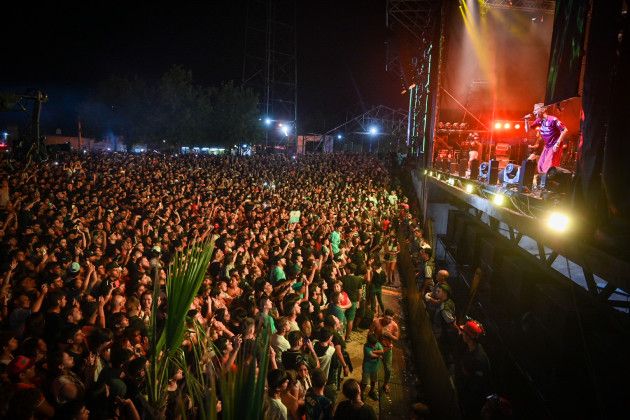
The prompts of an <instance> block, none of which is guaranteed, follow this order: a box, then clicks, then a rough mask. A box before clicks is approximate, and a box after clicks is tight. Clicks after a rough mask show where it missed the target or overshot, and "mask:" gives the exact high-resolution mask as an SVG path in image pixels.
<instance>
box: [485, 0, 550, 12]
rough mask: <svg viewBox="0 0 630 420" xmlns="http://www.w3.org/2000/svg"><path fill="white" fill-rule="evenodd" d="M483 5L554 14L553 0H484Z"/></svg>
mask: <svg viewBox="0 0 630 420" xmlns="http://www.w3.org/2000/svg"><path fill="white" fill-rule="evenodd" d="M484 3H485V6H487V7H493V8H495V9H511V10H521V11H524V12H542V13H545V14H554V12H555V10H556V1H555V0H484Z"/></svg>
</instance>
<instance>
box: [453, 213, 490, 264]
mask: <svg viewBox="0 0 630 420" xmlns="http://www.w3.org/2000/svg"><path fill="white" fill-rule="evenodd" d="M485 237H488V227H487V226H486V225H484V224H479V223H478V222H475V221H472V220H471V221H470V222H469V223H468V224H467V226H466V232H465V233H464V246H462V247H461V248H460V249H459V253H458V255H457V257H458V261H459V262H460V263H461V264H465V265H469V266H471V267H473V268H477V267H478V266H479V259H480V254H481V240H482V239H483V238H485Z"/></svg>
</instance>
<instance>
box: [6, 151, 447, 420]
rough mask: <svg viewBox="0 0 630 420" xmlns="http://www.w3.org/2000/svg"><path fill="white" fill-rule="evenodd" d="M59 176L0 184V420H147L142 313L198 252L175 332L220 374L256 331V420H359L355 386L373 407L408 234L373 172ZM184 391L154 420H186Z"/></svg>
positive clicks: (388, 184) (135, 162)
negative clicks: (259, 380)
mask: <svg viewBox="0 0 630 420" xmlns="http://www.w3.org/2000/svg"><path fill="white" fill-rule="evenodd" d="M58 159H59V160H56V161H53V160H49V161H47V162H44V163H38V164H30V165H29V166H28V167H26V168H24V167H21V168H20V167H18V168H13V169H12V170H11V171H9V170H8V169H6V168H5V169H4V173H3V174H2V186H1V189H0V272H1V273H3V275H2V280H1V281H2V285H1V290H0V304H1V305H2V306H1V308H0V331H1V332H0V347H1V349H0V351H1V352H2V354H1V355H0V382H1V384H0V387H1V389H2V390H1V391H0V417H4V418H14V419H19V418H32V417H33V416H34V417H35V418H63V419H86V418H95V419H101V418H102V419H109V418H132V419H138V418H151V417H152V416H154V415H155V413H154V412H153V411H152V407H151V406H150V405H149V404H148V403H147V400H146V397H145V394H146V372H145V369H146V366H147V360H148V359H149V356H150V352H151V344H150V340H149V327H150V325H149V324H150V322H151V319H152V318H154V319H156V320H157V321H156V322H157V324H158V327H160V328H161V327H163V325H164V319H165V316H166V315H165V314H166V308H167V305H168V301H167V299H166V295H165V294H164V293H163V292H162V294H161V295H160V297H159V298H158V303H157V305H153V303H154V302H153V299H154V295H153V292H152V291H153V282H154V281H156V280H157V281H159V282H160V286H161V288H162V289H164V285H165V283H167V282H168V281H169V273H168V266H169V262H171V261H172V259H173V256H174V255H175V254H176V253H177V252H179V251H182V250H184V249H186V248H187V247H190V246H191V244H194V243H199V242H200V241H203V240H206V239H208V238H212V239H214V251H213V255H212V260H211V263H210V266H209V268H208V270H207V274H206V276H205V279H204V282H203V284H202V286H201V288H200V290H199V293H198V296H196V297H195V299H194V300H193V304H192V306H191V309H190V312H189V316H190V318H191V320H195V321H196V322H198V324H199V325H200V326H202V327H203V328H204V329H205V330H206V331H207V337H209V339H210V340H211V341H212V344H213V346H212V347H211V348H213V349H215V350H214V354H212V355H211V357H212V363H213V365H214V366H215V367H216V369H217V370H219V371H221V370H225V369H231V368H233V366H234V364H235V360H237V356H238V354H239V352H241V353H242V352H252V351H254V350H252V348H253V346H252V345H250V344H251V342H252V341H254V340H255V339H256V337H258V336H259V335H260V333H261V331H262V330H268V331H270V333H271V338H270V347H269V349H268V351H269V354H270V361H269V373H268V376H267V378H266V389H267V392H266V396H265V403H264V417H265V418H269V419H287V418H292V419H300V418H306V419H330V418H333V417H334V418H344V417H349V416H354V417H355V418H359V419H361V418H366V419H369V418H375V414H374V411H373V410H372V409H371V408H370V407H369V405H367V404H365V403H364V401H365V399H366V398H367V397H368V395H367V394H366V391H367V385H368V382H369V384H370V392H369V397H371V398H373V399H378V398H379V391H380V392H388V387H389V384H388V381H389V377H390V372H391V363H392V348H393V346H394V343H395V342H396V340H398V339H399V331H398V326H397V324H396V321H395V316H394V314H393V312H392V311H391V310H389V309H387V308H386V307H385V305H383V300H382V287H383V286H385V285H398V284H399V279H398V276H397V268H396V261H397V254H398V252H399V246H398V242H397V235H396V232H397V228H398V225H399V223H400V221H401V220H404V221H405V223H406V225H409V224H411V225H414V226H417V225H418V223H417V221H416V220H415V219H413V216H411V214H410V213H409V211H408V210H409V206H408V204H407V199H406V198H405V197H403V196H402V194H401V191H400V189H399V188H398V186H397V183H396V182H395V181H394V179H393V178H392V177H391V176H390V174H389V172H388V170H387V168H385V167H384V166H383V164H382V163H381V162H380V161H379V160H377V159H375V158H374V157H366V156H358V155H328V156H320V155H319V156H300V157H298V158H291V157H286V156H279V155H274V156H256V157H233V156H221V157H210V156H205V157H202V156H196V155H190V156H174V155H159V154H155V155H150V154H149V155H141V156H140V155H128V154H101V155H81V156H79V155H75V154H68V155H63V156H59V158H58ZM423 249H424V248H423ZM156 260H157V261H159V262H160V264H154V262H155V261H156ZM160 266H161V267H162V268H161V269H159V267H160ZM156 267H158V268H156ZM153 270H156V271H157V272H154V271H153ZM438 274H439V273H438ZM438 277H439V275H438ZM154 307H157V313H154V314H153V317H152V316H151V315H152V314H151V312H152V308H154ZM358 326H363V327H364V328H365V329H369V334H368V339H367V342H366V343H365V345H364V362H363V370H362V372H363V377H362V380H361V383H360V382H358V381H356V380H354V379H349V378H346V379H345V380H344V377H346V376H348V375H349V372H350V370H351V369H352V368H353V367H352V365H351V360H350V358H349V357H348V354H347V351H346V344H347V342H348V341H350V340H353V339H357V338H356V337H359V336H358V335H356V334H353V333H352V332H353V330H356V329H357V327H358ZM192 341H193V340H192V339H190V338H189V339H187V340H184V344H183V348H184V351H185V352H186V351H192V350H191V347H192V345H193V343H192ZM209 348H210V347H209ZM381 366H382V368H383V369H384V371H385V376H384V383H383V384H381V386H380V387H379V385H378V383H377V381H376V379H377V375H376V372H377V371H378V370H379V369H381ZM184 376H185V375H183V373H182V372H181V371H176V372H174V373H173V375H172V376H171V377H170V379H169V384H168V386H169V401H168V414H169V416H170V417H178V416H180V415H182V411H183V412H184V414H185V415H186V416H187V417H192V418H194V417H195V415H196V412H195V407H194V406H192V405H191V404H189V402H190V401H189V399H187V397H186V395H184V394H183V393H182V392H178V390H181V388H182V382H183V381H184V380H185V379H184ZM339 392H341V393H342V394H343V396H345V399H344V400H343V401H342V402H340V403H338V404H335V403H336V401H337V394H338V393H339ZM218 394H219V395H221V392H218ZM182 407H183V408H182ZM217 409H218V410H219V411H220V410H221V404H220V402H219V404H218V405H217Z"/></svg>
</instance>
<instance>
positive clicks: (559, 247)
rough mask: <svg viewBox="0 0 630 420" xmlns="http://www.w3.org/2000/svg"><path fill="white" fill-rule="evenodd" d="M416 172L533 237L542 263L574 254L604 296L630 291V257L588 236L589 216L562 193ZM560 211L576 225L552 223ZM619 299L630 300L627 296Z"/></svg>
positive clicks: (512, 233) (511, 231)
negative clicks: (562, 227) (562, 228)
mask: <svg viewBox="0 0 630 420" xmlns="http://www.w3.org/2000/svg"><path fill="white" fill-rule="evenodd" d="M412 178H413V180H414V184H416V189H417V190H419V191H422V190H423V189H424V188H428V189H429V190H430V189H432V188H437V189H438V190H439V191H440V192H442V193H445V194H447V196H448V197H449V199H450V200H451V201H453V202H454V203H455V205H456V206H458V207H463V208H465V209H466V210H468V211H469V212H471V213H472V214H474V215H475V216H476V217H477V218H478V219H479V220H481V221H483V222H484V223H487V224H489V225H490V226H491V227H492V228H493V229H495V230H497V231H498V230H500V229H502V230H506V231H507V232H508V235H509V239H510V240H512V241H513V243H514V244H516V245H518V246H521V247H523V242H525V240H526V239H527V238H531V240H533V241H535V243H536V245H537V248H538V253H537V255H536V254H534V255H533V256H534V257H535V258H536V260H537V262H538V263H539V264H543V265H544V266H546V267H549V268H550V267H551V266H552V264H553V263H554V262H555V261H556V259H557V258H558V256H562V257H564V258H566V259H567V260H570V261H571V262H573V263H574V264H576V265H577V266H579V267H580V268H581V269H582V273H581V274H583V276H584V281H585V283H586V289H587V290H588V291H589V292H590V293H592V294H594V295H597V297H598V298H599V299H601V300H603V301H607V300H608V301H609V302H611V301H610V300H609V299H610V297H611V295H613V294H614V293H615V292H616V291H617V289H621V291H623V292H625V293H630V276H629V275H628V273H630V263H629V262H628V261H625V260H623V259H620V258H619V257H616V256H614V255H611V254H609V253H606V252H605V251H603V250H602V249H600V248H597V247H595V246H594V245H593V244H592V243H590V242H589V241H588V240H585V235H584V233H583V232H581V231H580V228H581V226H583V221H581V220H580V219H579V217H578V216H577V215H575V214H571V213H570V210H569V209H567V208H566V207H564V202H563V200H562V197H561V196H560V195H554V194H549V193H545V192H540V191H539V192H520V191H518V189H519V188H518V186H514V185H508V186H504V185H499V184H497V185H488V184H486V183H484V182H481V181H478V180H471V179H468V178H466V177H459V176H457V175H456V174H453V173H448V172H443V171H437V170H435V169H426V170H415V171H413V172H412ZM423 181H424V182H423ZM497 197H500V200H499V199H498V198H497ZM495 200H499V201H502V203H501V204H498V203H497V202H495ZM555 211H564V212H567V214H569V215H570V217H571V225H570V228H569V229H568V230H567V231H566V232H564V233H559V232H556V231H553V230H551V229H549V228H548V226H547V219H548V217H549V215H550V214H551V213H552V212H555ZM625 293H624V294H625ZM613 304H614V305H615V304H618V305H619V306H625V307H628V306H630V305H628V302H627V301H625V302H623V301H622V302H619V301H614V302H613Z"/></svg>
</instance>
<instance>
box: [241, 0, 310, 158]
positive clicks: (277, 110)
mask: <svg viewBox="0 0 630 420" xmlns="http://www.w3.org/2000/svg"><path fill="white" fill-rule="evenodd" d="M296 13H297V1H296V0H248V2H247V16H246V25H245V52H244V57H243V74H242V84H243V85H244V86H248V87H251V88H252V89H254V90H255V91H256V92H257V93H258V94H259V95H260V98H261V102H260V104H259V107H260V112H261V113H262V114H263V118H269V119H271V120H273V121H274V122H278V121H280V122H282V123H283V124H287V125H289V126H290V133H289V136H284V137H281V136H278V135H276V134H275V133H274V132H273V131H271V130H267V131H266V133H267V134H266V135H265V145H266V146H267V145H270V146H271V145H276V144H284V145H285V146H289V145H292V143H293V142H294V140H295V139H296V133H297V132H298V129H297V112H298V109H297V108H298V96H297V28H296Z"/></svg>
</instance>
